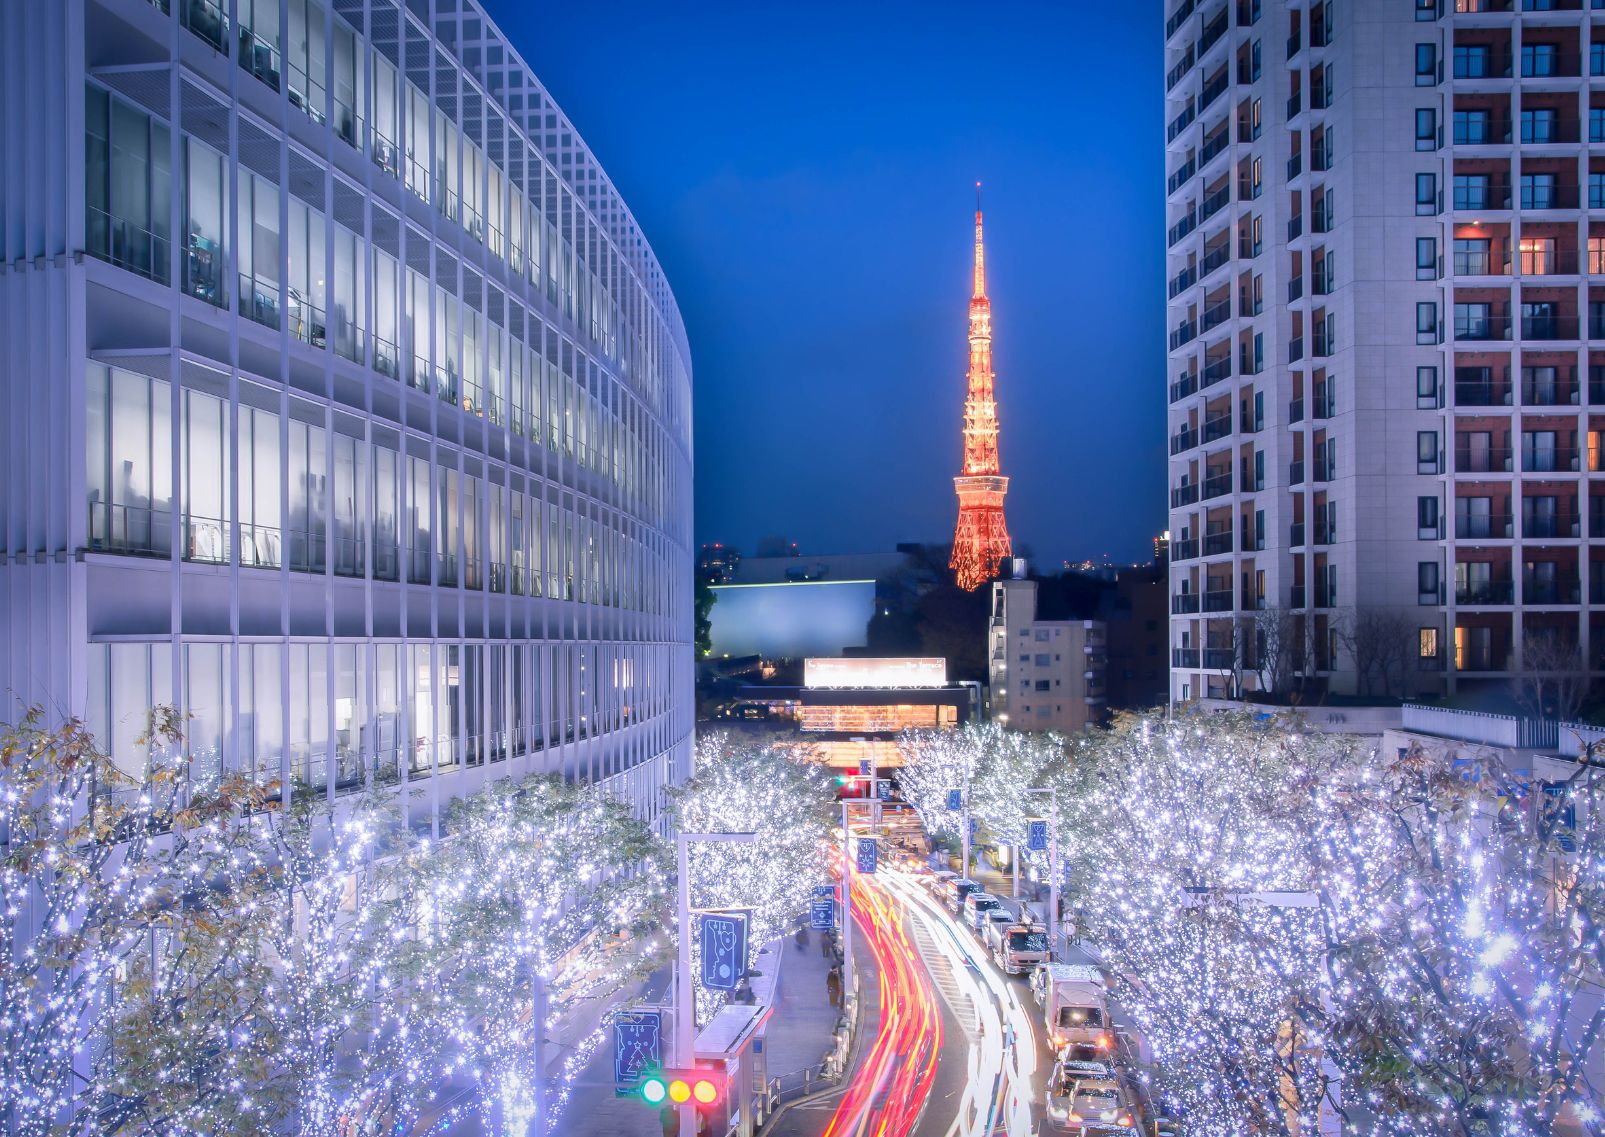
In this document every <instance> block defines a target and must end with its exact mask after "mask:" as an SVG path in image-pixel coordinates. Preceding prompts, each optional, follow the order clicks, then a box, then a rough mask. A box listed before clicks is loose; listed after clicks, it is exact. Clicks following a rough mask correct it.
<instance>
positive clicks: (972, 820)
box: [970, 817, 981, 841]
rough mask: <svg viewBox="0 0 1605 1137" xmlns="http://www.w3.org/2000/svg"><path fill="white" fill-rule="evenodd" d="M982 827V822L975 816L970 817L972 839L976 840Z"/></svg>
mask: <svg viewBox="0 0 1605 1137" xmlns="http://www.w3.org/2000/svg"><path fill="white" fill-rule="evenodd" d="M980 829H981V823H980V822H979V821H977V820H976V819H975V818H973V817H972V818H970V840H972V841H973V840H975V835H976V834H977V833H978V832H980Z"/></svg>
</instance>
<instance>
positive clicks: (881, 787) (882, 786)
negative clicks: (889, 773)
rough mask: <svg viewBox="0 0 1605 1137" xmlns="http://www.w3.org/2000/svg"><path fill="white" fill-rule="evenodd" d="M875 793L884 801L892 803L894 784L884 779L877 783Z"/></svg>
mask: <svg viewBox="0 0 1605 1137" xmlns="http://www.w3.org/2000/svg"><path fill="white" fill-rule="evenodd" d="M875 792H876V793H877V794H878V795H879V796H880V799H881V800H882V801H891V800H892V783H891V782H888V781H887V780H886V779H885V778H882V779H881V780H880V781H878V782H876V783H875Z"/></svg>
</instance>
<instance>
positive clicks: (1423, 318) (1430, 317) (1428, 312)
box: [1416, 300, 1438, 343]
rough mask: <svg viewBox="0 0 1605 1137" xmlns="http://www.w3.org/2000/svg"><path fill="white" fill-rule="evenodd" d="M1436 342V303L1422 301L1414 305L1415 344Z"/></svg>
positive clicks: (1434, 301)
mask: <svg viewBox="0 0 1605 1137" xmlns="http://www.w3.org/2000/svg"><path fill="white" fill-rule="evenodd" d="M1437 342H1438V302H1437V301H1436V300H1422V301H1419V302H1417V304H1416V343H1437Z"/></svg>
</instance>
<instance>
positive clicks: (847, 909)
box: [842, 798, 874, 1000]
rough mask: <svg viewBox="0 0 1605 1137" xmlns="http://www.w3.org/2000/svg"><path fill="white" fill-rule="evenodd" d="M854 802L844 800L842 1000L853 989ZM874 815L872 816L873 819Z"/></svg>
mask: <svg viewBox="0 0 1605 1137" xmlns="http://www.w3.org/2000/svg"><path fill="white" fill-rule="evenodd" d="M852 804H853V803H852V802H851V801H849V800H847V799H846V798H843V799H842V998H843V999H844V1000H845V999H846V997H847V996H848V994H850V993H851V992H852V989H853V848H852V843H853V836H852V831H851V830H849V829H848V828H847V811H848V809H849V807H851V806H852ZM873 816H874V815H873V814H871V817H873Z"/></svg>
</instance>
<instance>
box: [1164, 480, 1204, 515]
mask: <svg viewBox="0 0 1605 1137" xmlns="http://www.w3.org/2000/svg"><path fill="white" fill-rule="evenodd" d="M1197 501H1198V483H1197V482H1189V483H1188V484H1187V485H1185V486H1177V487H1176V488H1175V489H1173V490H1171V491H1170V508H1172V509H1180V508H1181V507H1182V506H1184V505H1194V504H1196V503H1197Z"/></svg>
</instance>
